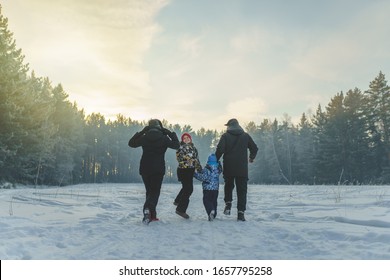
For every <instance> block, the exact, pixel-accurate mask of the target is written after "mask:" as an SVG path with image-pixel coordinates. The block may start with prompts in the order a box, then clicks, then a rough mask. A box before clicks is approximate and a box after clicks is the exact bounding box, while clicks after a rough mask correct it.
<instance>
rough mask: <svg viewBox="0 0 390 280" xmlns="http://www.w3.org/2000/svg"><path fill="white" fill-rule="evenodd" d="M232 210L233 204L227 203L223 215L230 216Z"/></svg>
mask: <svg viewBox="0 0 390 280" xmlns="http://www.w3.org/2000/svg"><path fill="white" fill-rule="evenodd" d="M231 209H232V203H231V202H226V204H225V209H224V210H223V213H224V214H225V215H230V210H231Z"/></svg>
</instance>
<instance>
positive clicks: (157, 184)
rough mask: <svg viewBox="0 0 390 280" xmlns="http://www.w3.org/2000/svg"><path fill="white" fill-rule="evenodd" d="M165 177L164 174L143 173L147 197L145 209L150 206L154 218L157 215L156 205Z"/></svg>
mask: <svg viewBox="0 0 390 280" xmlns="http://www.w3.org/2000/svg"><path fill="white" fill-rule="evenodd" d="M163 178H164V174H153V175H142V180H143V181H144V184H145V189H146V199H145V203H144V208H143V210H145V209H146V208H148V209H149V211H150V213H151V215H152V218H155V217H156V216H155V215H156V207H157V203H158V199H159V197H160V191H161V185H162V181H163Z"/></svg>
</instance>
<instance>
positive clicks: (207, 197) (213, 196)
mask: <svg viewBox="0 0 390 280" xmlns="http://www.w3.org/2000/svg"><path fill="white" fill-rule="evenodd" d="M218 193H219V192H218V191H217V190H215V191H213V190H203V205H204V208H205V209H206V213H207V216H209V215H210V212H211V211H212V210H214V211H215V215H214V218H215V217H216V216H217V206H218Z"/></svg>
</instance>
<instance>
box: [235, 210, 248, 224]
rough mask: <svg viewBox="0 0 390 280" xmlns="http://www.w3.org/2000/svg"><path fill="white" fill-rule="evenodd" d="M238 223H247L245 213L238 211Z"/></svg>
mask: <svg viewBox="0 0 390 280" xmlns="http://www.w3.org/2000/svg"><path fill="white" fill-rule="evenodd" d="M237 221H243V222H245V221H246V220H245V216H244V211H238V215H237Z"/></svg>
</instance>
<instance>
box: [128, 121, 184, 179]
mask: <svg viewBox="0 0 390 280" xmlns="http://www.w3.org/2000/svg"><path fill="white" fill-rule="evenodd" d="M168 136H169V137H168ZM129 146H130V147H132V148H137V147H142V151H143V152H142V157H141V161H140V166H139V173H140V174H141V175H153V174H165V152H166V151H167V149H168V148H171V149H175V150H176V149H178V148H179V146H180V142H179V140H178V138H177V135H176V133H175V132H170V133H169V134H168V135H166V134H164V133H163V131H162V130H161V129H159V128H151V129H149V130H148V131H147V132H146V133H142V132H137V133H136V134H134V136H133V137H132V138H131V139H130V140H129Z"/></svg>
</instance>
